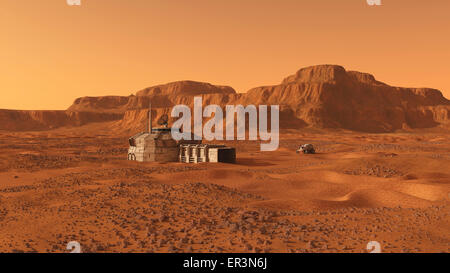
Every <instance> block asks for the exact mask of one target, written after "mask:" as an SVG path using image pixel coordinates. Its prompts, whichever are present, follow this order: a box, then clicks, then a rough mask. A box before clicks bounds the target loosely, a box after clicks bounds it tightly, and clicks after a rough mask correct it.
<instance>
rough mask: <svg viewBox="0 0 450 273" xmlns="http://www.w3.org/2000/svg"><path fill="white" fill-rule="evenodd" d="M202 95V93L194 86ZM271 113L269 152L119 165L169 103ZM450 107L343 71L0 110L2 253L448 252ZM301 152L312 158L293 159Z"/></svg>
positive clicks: (246, 150)
mask: <svg viewBox="0 0 450 273" xmlns="http://www.w3.org/2000/svg"><path fill="white" fill-rule="evenodd" d="M199 90H203V91H201V92H200V91H199ZM194 95H195V96H196V95H201V96H202V97H203V101H204V103H205V104H212V103H215V104H219V105H221V106H224V105H226V104H239V103H242V104H244V105H247V104H279V105H280V107H281V113H280V128H281V135H280V148H279V149H278V150H277V151H274V152H261V151H260V150H259V145H260V143H259V142H257V141H234V142H226V144H227V145H229V146H234V147H236V150H237V163H236V164H222V163H201V164H182V163H176V162H173V163H138V162H132V161H127V160H126V158H127V148H128V143H127V140H128V138H129V137H130V136H131V135H132V134H134V133H136V132H139V131H142V130H143V129H144V128H145V122H146V121H145V118H146V110H145V108H146V107H147V106H148V103H149V102H150V101H151V102H152V106H153V108H154V109H153V111H154V112H155V114H154V115H153V116H154V118H155V120H156V119H157V118H158V117H159V116H160V115H162V114H165V113H169V111H170V109H171V107H172V106H173V105H175V104H179V103H183V104H186V105H192V99H193V96H194ZM449 110H450V101H448V100H447V99H446V98H444V97H443V96H442V94H441V93H440V92H439V91H438V90H434V89H427V88H399V87H391V86H389V85H387V84H384V83H381V82H379V81H377V80H375V78H374V77H373V76H372V75H369V74H365V73H360V72H351V71H346V70H345V69H344V68H342V67H340V66H330V65H325V66H317V67H310V68H305V69H301V70H299V71H298V72H297V73H296V74H294V75H293V76H289V77H287V78H286V79H285V80H283V81H282V83H281V84H280V85H276V86H269V87H258V88H255V89H252V90H250V91H248V92H247V93H236V92H235V91H234V89H232V88H231V87H224V86H214V85H211V84H206V83H197V82H192V81H183V82H176V83H170V84H166V85H161V86H156V87H150V88H147V89H144V90H142V91H139V92H137V93H136V95H132V96H129V97H96V98H94V97H85V98H79V99H77V100H75V102H74V104H73V105H72V106H70V108H69V109H68V110H67V111H16V110H0V121H1V122H0V130H1V131H0V151H1V153H0V229H1V231H2V232H1V234H0V251H1V252H69V250H67V249H66V246H67V243H69V242H71V241H77V242H79V243H80V245H81V250H82V251H83V252H299V253H304V252H368V250H367V244H368V243H369V242H371V241H377V242H379V244H380V246H381V251H382V252H449V251H450V236H449V234H450V233H449V231H450V222H449V220H450V217H449V213H450V206H449V205H450V169H449V168H448V166H450V164H449V163H450V130H449V127H448V124H449V120H450V119H449V117H450V111H449ZM305 143H311V144H313V145H314V146H315V147H316V151H317V153H316V154H314V155H303V154H297V153H296V152H295V150H296V149H297V148H298V146H299V145H301V144H305Z"/></svg>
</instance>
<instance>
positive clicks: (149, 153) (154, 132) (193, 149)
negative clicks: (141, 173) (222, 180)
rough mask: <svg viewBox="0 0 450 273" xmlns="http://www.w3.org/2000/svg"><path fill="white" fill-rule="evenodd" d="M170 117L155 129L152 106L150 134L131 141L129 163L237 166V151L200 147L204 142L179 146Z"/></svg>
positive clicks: (181, 143) (180, 142) (190, 142)
mask: <svg viewBox="0 0 450 273" xmlns="http://www.w3.org/2000/svg"><path fill="white" fill-rule="evenodd" d="M167 121H168V117H167V116H163V117H162V118H161V119H160V121H159V122H158V123H159V124H160V125H164V126H163V127H159V128H152V110H151V106H150V109H149V112H148V131H147V132H142V133H139V134H137V135H134V136H132V137H131V138H129V140H128V141H129V144H130V147H129V148H128V160H134V161H139V162H177V161H179V162H183V163H200V162H226V163H235V162H236V150H235V149H234V148H230V147H226V146H224V145H212V144H201V141H197V140H193V141H184V140H181V141H179V142H177V141H176V140H174V139H173V138H172V134H171V128H168V127H167Z"/></svg>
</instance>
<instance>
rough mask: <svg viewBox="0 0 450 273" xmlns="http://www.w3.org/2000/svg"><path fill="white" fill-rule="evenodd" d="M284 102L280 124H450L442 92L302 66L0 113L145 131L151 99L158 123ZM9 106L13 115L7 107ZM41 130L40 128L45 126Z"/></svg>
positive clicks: (23, 119) (368, 128) (17, 121)
mask: <svg viewBox="0 0 450 273" xmlns="http://www.w3.org/2000/svg"><path fill="white" fill-rule="evenodd" d="M194 96H202V97H203V103H204V104H218V105H221V106H225V105H227V104H232V105H236V104H243V105H248V104H255V105H259V104H266V105H271V104H276V105H280V111H281V113H280V127H281V128H301V127H306V126H309V127H317V128H341V129H348V130H354V131H360V132H373V133H378V132H393V131H395V130H398V129H410V128H412V129H414V128H431V127H436V126H440V125H444V126H447V125H449V124H450V101H449V100H447V99H446V98H445V97H444V96H443V95H442V93H441V92H440V91H439V90H436V89H430V88H403V87H393V86H389V85H387V84H385V83H382V82H379V81H377V80H376V79H375V77H374V76H372V75H370V74H367V73H361V72H356V71H346V70H345V69H344V68H343V67H342V66H337V65H318V66H312V67H307V68H303V69H300V70H299V71H298V72H297V73H295V74H294V75H291V76H289V77H287V78H285V79H284V80H283V81H282V82H281V83H280V84H278V85H273V86H262V87H257V88H253V89H251V90H249V91H248V92H247V93H236V91H235V90H234V89H233V88H231V87H228V86H216V85H212V84H209V83H201V82H194V81H179V82H173V83H168V84H164V85H158V86H153V87H149V88H146V89H144V90H141V91H138V92H137V93H136V95H131V96H104V97H83V98H78V99H76V100H75V102H74V103H73V105H72V106H70V107H69V109H68V111H67V112H64V111H32V112H29V111H28V112H27V111H12V110H0V121H1V124H2V125H0V130H18V129H16V128H21V129H20V130H23V129H24V128H28V129H29V130H41V129H46V128H57V127H62V126H80V125H83V124H87V123H89V122H101V121H105V122H106V121H114V120H116V122H113V123H112V125H111V126H112V127H111V128H113V129H114V130H122V131H133V130H139V129H143V128H145V123H146V122H145V119H146V114H145V111H144V110H143V109H147V108H148V106H149V103H150V102H151V104H152V107H153V109H154V111H155V113H154V119H155V120H156V119H157V118H158V117H159V116H160V115H162V114H164V113H166V114H167V113H170V110H171V108H172V107H173V106H174V105H177V104H186V105H189V106H192V105H193V98H194ZM8 111H9V112H8ZM40 128H41V129H40Z"/></svg>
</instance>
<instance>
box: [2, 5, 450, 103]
mask: <svg viewBox="0 0 450 273" xmlns="http://www.w3.org/2000/svg"><path fill="white" fill-rule="evenodd" d="M81 1H82V5H81V6H80V7H75V6H68V5H67V4H66V0H33V1H31V0H0V34H1V35H0V90H1V99H0V108H8V109H66V108H67V107H68V106H69V105H70V104H71V103H72V102H73V101H74V99H75V98H76V97H80V96H102V95H129V94H131V93H132V92H135V91H137V90H140V89H143V88H145V87H148V86H151V85H155V84H160V83H166V82H170V81H176V80H187V79H189V80H197V81H207V82H211V83H213V84H226V85H230V86H232V87H234V88H235V89H236V90H237V91H238V92H245V91H247V90H248V89H250V88H252V87H256V86H260V85H268V84H277V83H279V82H280V81H281V80H282V79H283V78H284V77H285V76H288V75H290V74H293V73H294V72H295V71H297V70H298V69H299V68H301V67H304V66H309V65H315V64H324V63H331V64H340V65H343V66H345V67H346V68H347V69H351V70H358V71H362V72H369V73H372V74H374V75H375V77H376V78H377V79H378V80H381V81H384V82H386V83H389V84H393V85H399V86H407V87H433V88H438V89H440V90H442V91H443V92H444V94H445V95H446V96H447V98H449V97H450V79H449V75H450V47H449V45H450V43H449V41H450V16H449V14H448V13H449V11H450V1H448V0H382V1H383V6H378V7H370V6H368V5H367V3H366V0H342V1H336V0H81Z"/></svg>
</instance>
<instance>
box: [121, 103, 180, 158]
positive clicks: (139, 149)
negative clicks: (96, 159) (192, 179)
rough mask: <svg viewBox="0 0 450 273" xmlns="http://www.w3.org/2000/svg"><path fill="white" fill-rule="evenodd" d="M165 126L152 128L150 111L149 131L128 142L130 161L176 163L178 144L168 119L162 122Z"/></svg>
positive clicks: (149, 112)
mask: <svg viewBox="0 0 450 273" xmlns="http://www.w3.org/2000/svg"><path fill="white" fill-rule="evenodd" d="M160 123H161V124H163V125H165V126H164V127H160V128H152V109H151V106H150V109H149V111H148V131H147V132H143V133H139V134H137V135H135V136H133V137H131V138H130V139H129V140H128V141H129V143H130V147H129V148H128V160H135V161H139V162H174V161H177V160H178V152H179V151H178V149H179V148H178V143H177V142H176V141H175V140H174V139H173V138H172V134H171V133H170V131H171V130H170V128H167V118H165V119H164V120H162V121H161V122H160Z"/></svg>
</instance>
